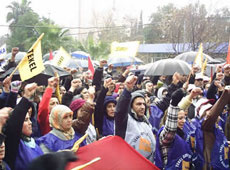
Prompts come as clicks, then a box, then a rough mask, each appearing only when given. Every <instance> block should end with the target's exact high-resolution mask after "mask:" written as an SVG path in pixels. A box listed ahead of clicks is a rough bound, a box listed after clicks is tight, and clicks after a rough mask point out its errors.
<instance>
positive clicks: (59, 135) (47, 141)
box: [37, 105, 85, 153]
mask: <svg viewBox="0 0 230 170" xmlns="http://www.w3.org/2000/svg"><path fill="white" fill-rule="evenodd" d="M72 120H73V112H72V110H70V108H69V107H67V106H65V105H57V106H55V107H54V108H53V109H52V111H51V114H50V117H49V123H50V126H51V127H52V130H51V131H50V132H49V133H48V134H46V135H45V136H42V137H41V138H39V139H37V143H38V144H39V146H40V147H41V149H42V150H43V152H44V153H48V152H56V151H59V150H64V149H71V148H72V147H73V145H74V143H75V142H76V141H77V140H78V139H79V138H80V137H81V136H82V135H81V134H79V133H77V132H75V131H74V129H73V128H72V123H73V122H72ZM84 145H85V142H83V143H82V144H81V146H84Z"/></svg>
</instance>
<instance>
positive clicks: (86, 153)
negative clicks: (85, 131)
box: [66, 136, 159, 170]
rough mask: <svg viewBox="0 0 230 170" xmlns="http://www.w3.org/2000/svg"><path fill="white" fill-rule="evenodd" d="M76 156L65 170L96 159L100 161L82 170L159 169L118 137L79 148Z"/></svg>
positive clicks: (111, 137)
mask: <svg viewBox="0 0 230 170" xmlns="http://www.w3.org/2000/svg"><path fill="white" fill-rule="evenodd" d="M102 148H103V149H102ZM76 155H77V157H78V160H77V161H75V162H70V163H68V165H67V167H66V170H71V169H73V168H75V167H77V166H79V165H82V164H85V163H87V162H89V161H91V160H92V159H94V158H97V157H100V158H101V159H100V160H99V161H97V162H95V163H93V164H91V165H89V166H87V167H85V168H84V170H95V169H100V170H101V169H106V170H115V169H120V170H121V169H127V170H129V169H144V170H150V169H151V170H158V169H159V168H157V167H156V166H155V165H154V164H153V163H151V162H150V161H149V160H147V159H146V158H144V157H143V156H142V155H141V154H139V153H138V152H137V151H136V150H135V149H134V148H132V147H131V146H130V145H129V144H127V143H126V142H125V141H124V140H123V139H122V138H120V137H118V136H108V137H105V138H103V139H101V140H99V141H96V142H93V143H91V144H89V145H86V146H83V147H80V148H79V150H78V151H77V153H76Z"/></svg>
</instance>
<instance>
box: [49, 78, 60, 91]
mask: <svg viewBox="0 0 230 170" xmlns="http://www.w3.org/2000/svg"><path fill="white" fill-rule="evenodd" d="M58 84H59V78H58V77H51V78H49V79H48V87H49V88H52V89H54V88H56V87H57V85H58Z"/></svg>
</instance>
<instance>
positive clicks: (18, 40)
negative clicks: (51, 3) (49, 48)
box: [7, 11, 39, 51]
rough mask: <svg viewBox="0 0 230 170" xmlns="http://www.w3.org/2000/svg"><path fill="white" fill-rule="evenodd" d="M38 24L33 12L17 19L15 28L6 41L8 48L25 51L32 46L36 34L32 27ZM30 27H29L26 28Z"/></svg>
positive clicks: (37, 18) (36, 16)
mask: <svg viewBox="0 0 230 170" xmlns="http://www.w3.org/2000/svg"><path fill="white" fill-rule="evenodd" d="M38 22H39V16H38V15H37V14H36V13H34V12H33V11H29V12H27V13H25V14H23V15H20V16H19V17H18V22H17V26H15V27H14V29H13V30H12V31H11V34H10V36H9V39H8V40H7V45H8V48H12V47H14V46H17V47H19V49H20V51H27V50H29V48H30V47H31V45H32V44H33V40H34V37H36V35H37V33H36V32H35V29H34V27H33V25H36V24H37V23H38ZM27 25H30V26H27Z"/></svg>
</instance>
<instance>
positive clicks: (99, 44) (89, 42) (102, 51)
mask: <svg viewBox="0 0 230 170" xmlns="http://www.w3.org/2000/svg"><path fill="white" fill-rule="evenodd" d="M77 50H80V51H84V52H87V53H89V54H90V56H92V59H94V60H95V59H100V58H108V55H109V53H110V44H109V43H106V42H104V41H100V40H98V41H95V40H94V39H93V36H92V35H89V36H88V37H87V39H86V40H85V41H83V42H80V41H78V43H77Z"/></svg>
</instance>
